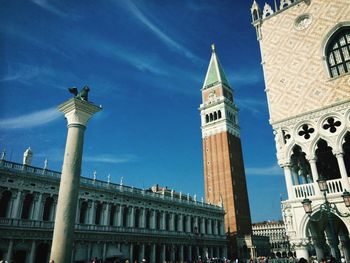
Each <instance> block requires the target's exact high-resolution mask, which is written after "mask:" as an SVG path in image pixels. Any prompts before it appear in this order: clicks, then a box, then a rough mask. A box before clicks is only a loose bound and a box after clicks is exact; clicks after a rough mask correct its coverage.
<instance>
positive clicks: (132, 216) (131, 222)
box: [128, 206, 135, 227]
mask: <svg viewBox="0 0 350 263" xmlns="http://www.w3.org/2000/svg"><path fill="white" fill-rule="evenodd" d="M129 208H131V209H128V210H130V213H129V224H128V226H129V227H134V226H135V207H133V206H131V207H129Z"/></svg>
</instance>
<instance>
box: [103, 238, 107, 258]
mask: <svg viewBox="0 0 350 263" xmlns="http://www.w3.org/2000/svg"><path fill="white" fill-rule="evenodd" d="M106 254H107V243H106V242H105V243H103V251H102V262H105V261H106Z"/></svg>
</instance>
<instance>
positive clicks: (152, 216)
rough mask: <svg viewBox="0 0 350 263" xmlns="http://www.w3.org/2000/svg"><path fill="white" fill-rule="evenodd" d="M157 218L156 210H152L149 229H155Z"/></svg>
mask: <svg viewBox="0 0 350 263" xmlns="http://www.w3.org/2000/svg"><path fill="white" fill-rule="evenodd" d="M156 221H157V216H156V210H152V211H151V222H150V224H151V229H156V225H157V222H156Z"/></svg>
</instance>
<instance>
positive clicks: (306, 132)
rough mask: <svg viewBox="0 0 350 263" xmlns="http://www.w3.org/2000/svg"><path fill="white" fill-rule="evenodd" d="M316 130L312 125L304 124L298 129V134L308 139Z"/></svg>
mask: <svg viewBox="0 0 350 263" xmlns="http://www.w3.org/2000/svg"><path fill="white" fill-rule="evenodd" d="M314 132H315V129H314V128H312V127H310V126H309V125H308V124H304V125H303V126H301V129H299V131H298V135H299V136H301V137H304V139H306V140H308V139H310V137H311V134H312V133H314Z"/></svg>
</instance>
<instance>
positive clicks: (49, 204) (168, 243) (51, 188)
mask: <svg viewBox="0 0 350 263" xmlns="http://www.w3.org/2000/svg"><path fill="white" fill-rule="evenodd" d="M30 157H31V156H30ZM27 159H28V158H27ZM27 161H28V160H27ZM59 182H60V173H58V172H55V171H51V170H48V169H47V165H46V166H45V169H41V168H36V167H32V166H30V165H23V164H18V163H13V162H9V161H6V160H4V159H2V160H0V233H1V235H0V258H4V259H7V260H8V261H10V260H14V261H15V262H26V263H33V262H36V263H41V262H43V263H44V262H48V260H49V254H50V248H51V240H52V233H53V226H54V218H55V208H56V204H57V195H58V188H59ZM80 185H81V186H80V192H79V203H78V204H77V205H78V208H77V211H78V213H77V215H76V222H75V223H76V224H75V234H74V235H75V237H74V251H73V256H72V262H89V260H90V259H91V258H94V257H97V258H99V259H102V260H103V262H111V260H114V259H116V258H119V259H129V261H130V262H134V261H135V260H137V261H138V262H140V261H141V260H142V259H146V260H147V261H148V262H164V261H168V262H170V261H171V262H175V261H177V262H191V261H193V260H195V259H197V258H198V257H199V256H201V257H203V258H204V257H225V256H226V254H227V252H226V249H227V245H226V235H225V229H224V210H223V208H222V207H219V206H214V205H209V204H206V203H203V202H197V201H194V200H192V199H191V198H190V197H189V196H187V195H186V196H182V197H181V196H180V197H179V196H178V195H177V196H176V195H173V194H171V193H170V194H168V195H166V194H162V193H156V192H154V191H152V190H151V189H148V190H143V189H137V188H133V187H128V186H124V185H118V184H114V183H111V182H104V181H99V180H94V179H88V178H84V177H82V178H81V184H80Z"/></svg>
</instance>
